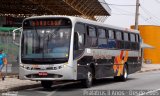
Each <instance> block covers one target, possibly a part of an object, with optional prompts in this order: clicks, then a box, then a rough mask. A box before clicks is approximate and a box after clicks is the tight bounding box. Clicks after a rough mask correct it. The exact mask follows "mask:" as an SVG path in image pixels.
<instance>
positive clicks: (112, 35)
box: [108, 30, 114, 39]
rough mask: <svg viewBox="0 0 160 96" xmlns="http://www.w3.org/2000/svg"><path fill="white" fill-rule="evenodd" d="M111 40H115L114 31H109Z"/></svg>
mask: <svg viewBox="0 0 160 96" xmlns="http://www.w3.org/2000/svg"><path fill="white" fill-rule="evenodd" d="M108 32H109V39H114V31H113V30H109V31H108Z"/></svg>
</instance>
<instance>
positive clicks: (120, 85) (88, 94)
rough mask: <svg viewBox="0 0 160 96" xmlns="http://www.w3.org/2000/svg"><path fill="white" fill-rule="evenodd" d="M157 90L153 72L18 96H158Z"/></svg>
mask: <svg viewBox="0 0 160 96" xmlns="http://www.w3.org/2000/svg"><path fill="white" fill-rule="evenodd" d="M93 90H94V91H93ZM97 90H98V91H97ZM125 90H127V91H125ZM159 90H160V71H153V72H144V73H134V74H132V75H129V79H128V80H127V81H126V82H116V81H114V80H113V79H112V78H107V79H103V80H97V81H96V82H95V83H94V85H93V87H91V88H82V87H81V85H80V84H79V83H76V84H65V85H60V86H52V88H51V89H49V90H45V89H43V88H42V87H39V88H34V89H27V90H21V91H19V92H18V96H113V95H114V96H160V91H159ZM136 92H137V93H136ZM144 92H147V93H144ZM137 94H140V95H137Z"/></svg>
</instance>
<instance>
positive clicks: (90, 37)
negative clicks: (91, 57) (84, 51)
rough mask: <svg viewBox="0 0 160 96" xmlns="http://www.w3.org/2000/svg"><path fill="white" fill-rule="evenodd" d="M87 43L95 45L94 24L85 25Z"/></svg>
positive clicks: (91, 45) (95, 32) (90, 45)
mask: <svg viewBox="0 0 160 96" xmlns="http://www.w3.org/2000/svg"><path fill="white" fill-rule="evenodd" d="M87 34H88V38H87V44H88V46H89V47H97V31H96V28H95V27H94V26H88V27H87Z"/></svg>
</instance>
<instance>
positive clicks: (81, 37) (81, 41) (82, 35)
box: [74, 23, 86, 49]
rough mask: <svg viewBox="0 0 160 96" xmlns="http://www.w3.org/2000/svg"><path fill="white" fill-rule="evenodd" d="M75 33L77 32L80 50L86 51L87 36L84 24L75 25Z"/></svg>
mask: <svg viewBox="0 0 160 96" xmlns="http://www.w3.org/2000/svg"><path fill="white" fill-rule="evenodd" d="M74 32H77V35H78V36H77V38H78V46H79V49H84V46H85V41H86V40H85V39H86V36H85V32H86V31H85V25H84V24H82V23H77V24H76V25H75V31H74Z"/></svg>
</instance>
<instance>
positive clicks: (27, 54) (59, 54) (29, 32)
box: [21, 26, 71, 64]
mask: <svg viewBox="0 0 160 96" xmlns="http://www.w3.org/2000/svg"><path fill="white" fill-rule="evenodd" d="M70 35H71V27H66V26H65V27H63V26H57V27H34V28H25V29H23V33H22V42H21V49H22V50H21V56H22V58H21V60H22V63H28V64H29V63H38V64H41V63H42V64H44V63H49V64H51V63H52V64H56V63H62V62H67V60H68V56H69V55H68V54H69V45H70Z"/></svg>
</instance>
